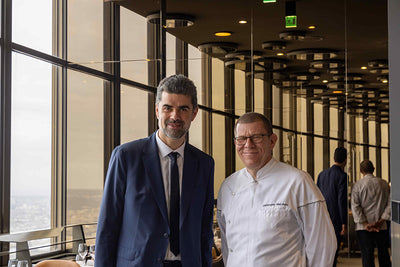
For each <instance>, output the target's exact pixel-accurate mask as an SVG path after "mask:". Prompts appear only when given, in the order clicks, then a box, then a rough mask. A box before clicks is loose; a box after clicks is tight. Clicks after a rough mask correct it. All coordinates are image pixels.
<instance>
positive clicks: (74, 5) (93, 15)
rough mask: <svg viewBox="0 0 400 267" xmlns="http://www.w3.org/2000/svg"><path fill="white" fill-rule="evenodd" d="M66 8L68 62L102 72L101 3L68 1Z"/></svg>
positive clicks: (89, 0) (79, 0) (99, 1)
mask: <svg viewBox="0 0 400 267" xmlns="http://www.w3.org/2000/svg"><path fill="white" fill-rule="evenodd" d="M33 2H35V3H36V2H37V1H33ZM67 6H68V11H67V14H68V18H67V24H68V25H67V29H68V33H67V34H68V36H67V40H68V45H67V47H68V53H67V54H68V60H69V61H71V62H73V63H77V64H82V65H85V66H87V67H89V68H94V69H97V70H103V43H104V40H103V39H104V38H103V1H101V0H95V1H93V0H68V5H67Z"/></svg>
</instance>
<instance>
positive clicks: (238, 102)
mask: <svg viewBox="0 0 400 267" xmlns="http://www.w3.org/2000/svg"><path fill="white" fill-rule="evenodd" d="M245 112H246V81H245V73H244V71H241V70H235V114H236V115H238V116H240V115H242V114H244V113H245Z"/></svg>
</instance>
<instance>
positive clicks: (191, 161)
mask: <svg viewBox="0 0 400 267" xmlns="http://www.w3.org/2000/svg"><path fill="white" fill-rule="evenodd" d="M197 179H198V159H197V158H196V157H195V156H194V155H193V152H192V150H191V149H190V147H189V145H188V144H186V147H185V160H184V162H183V177H182V192H181V213H180V221H179V227H182V223H183V222H184V220H185V217H186V214H187V212H188V209H189V207H190V202H191V201H192V196H193V190H194V188H195V186H196V184H197Z"/></svg>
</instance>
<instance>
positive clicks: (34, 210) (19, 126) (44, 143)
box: [10, 53, 52, 232]
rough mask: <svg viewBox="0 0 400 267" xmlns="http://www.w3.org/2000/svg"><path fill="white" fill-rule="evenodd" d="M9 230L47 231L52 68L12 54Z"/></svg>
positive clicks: (49, 196) (49, 197)
mask: <svg viewBox="0 0 400 267" xmlns="http://www.w3.org/2000/svg"><path fill="white" fill-rule="evenodd" d="M12 66H13V69H12V103H11V104H12V110H11V221H10V231H11V232H21V231H30V230H38V229H44V228H50V217H51V216H50V215H51V210H50V204H51V161H52V160H51V133H52V117H51V114H52V102H51V100H52V87H51V86H52V84H51V83H52V82H51V71H52V70H51V69H52V65H51V64H49V63H46V62H43V61H40V60H36V59H33V58H30V57H27V56H24V55H20V54H16V53H13V55H12Z"/></svg>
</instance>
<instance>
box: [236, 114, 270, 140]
mask: <svg viewBox="0 0 400 267" xmlns="http://www.w3.org/2000/svg"><path fill="white" fill-rule="evenodd" d="M257 121H262V122H263V124H264V127H265V130H266V131H267V134H269V135H271V134H272V124H271V122H270V121H269V119H268V118H267V117H265V116H264V115H263V114H260V113H256V112H248V113H245V114H243V115H242V116H240V118H239V119H238V120H237V121H236V123H235V135H236V127H237V125H238V124H239V123H253V122H257Z"/></svg>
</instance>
